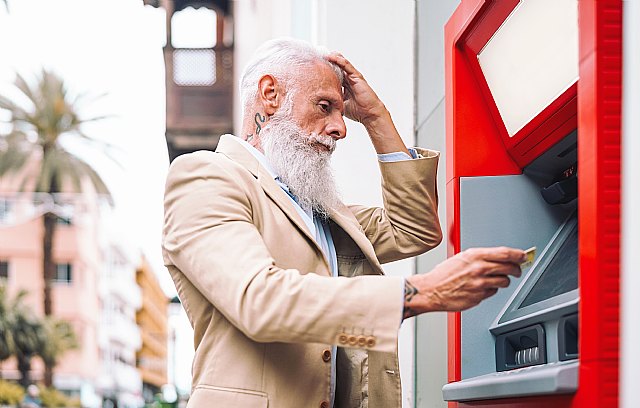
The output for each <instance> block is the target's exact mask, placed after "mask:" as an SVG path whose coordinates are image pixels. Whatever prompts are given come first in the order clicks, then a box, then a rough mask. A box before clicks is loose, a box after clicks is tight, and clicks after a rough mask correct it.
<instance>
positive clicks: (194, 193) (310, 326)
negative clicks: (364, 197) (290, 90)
mask: <svg viewBox="0 0 640 408" xmlns="http://www.w3.org/2000/svg"><path fill="white" fill-rule="evenodd" d="M418 152H419V153H420V154H421V155H423V156H425V157H424V158H420V159H415V160H407V161H401V162H387V163H383V162H381V163H380V169H381V172H382V187H383V195H384V197H383V198H384V209H383V208H368V207H363V206H348V207H347V206H345V207H343V208H340V209H339V210H337V211H335V212H334V213H333V214H331V222H330V227H331V232H332V237H333V240H334V243H335V246H336V253H337V258H338V269H339V274H340V275H341V276H339V277H331V272H330V269H329V265H328V262H327V259H326V258H325V256H324V255H323V253H322V251H321V249H320V248H319V246H318V244H316V242H315V240H314V238H313V237H312V236H311V235H310V232H309V231H308V229H307V227H306V225H305V223H304V221H303V220H302V218H301V217H300V215H299V214H298V213H297V211H296V210H295V208H294V207H293V205H292V203H291V201H290V200H289V198H288V197H287V195H286V193H285V192H284V191H283V190H282V189H281V188H280V187H279V186H278V184H277V183H276V182H275V180H273V179H272V178H271V177H270V176H269V174H268V172H267V170H266V169H264V168H263V167H262V166H261V165H260V164H259V163H258V161H257V160H256V159H255V158H254V157H253V156H252V155H251V153H249V152H248V151H247V150H246V149H245V148H244V147H243V146H241V145H240V144H239V143H238V142H237V141H235V140H233V136H223V137H222V138H221V140H220V142H219V145H218V149H217V151H216V152H215V153H213V152H208V151H200V152H196V153H192V154H188V155H184V156H181V157H179V158H177V159H176V160H175V161H174V162H173V164H172V165H171V168H170V170H169V175H168V178H167V184H166V194H165V225H164V231H163V241H162V247H163V256H164V261H165V264H166V266H167V268H168V270H169V272H170V273H171V277H172V278H173V280H174V282H175V285H176V289H177V291H178V295H179V296H180V299H181V301H182V305H183V306H184V308H185V310H186V312H187V315H188V316H189V319H190V321H191V324H192V326H193V328H194V332H195V334H194V346H195V350H196V352H195V358H194V361H193V388H192V393H191V398H190V400H189V405H188V406H189V407H190V408H203V407H223V408H233V407H243V408H266V407H270V408H274V407H275V408H304V407H321V408H328V407H329V402H328V401H329V398H330V384H331V345H338V346H339V348H338V355H337V356H336V357H337V389H336V402H335V406H336V408H347V407H349V408H351V407H367V406H368V407H369V408H383V407H384V408H387V407H400V406H401V389H400V377H399V372H398V361H397V336H398V328H399V325H400V322H401V315H402V307H403V298H402V290H403V289H402V285H403V280H402V278H400V277H387V276H382V275H384V274H383V271H382V268H381V266H380V263H385V262H390V261H395V260H398V259H402V258H407V257H410V256H414V255H417V254H420V253H423V252H425V251H427V250H429V249H430V248H433V247H434V246H436V245H437V244H438V243H439V242H440V240H441V232H440V226H439V223H438V218H437V202H438V198H437V193H436V187H435V182H436V168H437V163H438V153H436V152H432V151H427V150H422V149H418Z"/></svg>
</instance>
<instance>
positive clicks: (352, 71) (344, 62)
mask: <svg viewBox="0 0 640 408" xmlns="http://www.w3.org/2000/svg"><path fill="white" fill-rule="evenodd" d="M327 60H329V61H330V62H333V63H334V64H336V65H338V66H339V67H340V68H342V70H343V71H344V72H346V73H347V75H356V76H362V75H361V74H360V72H359V71H358V70H357V69H356V68H355V67H354V66H353V64H351V63H350V62H349V60H348V59H346V58H345V57H344V56H343V55H342V54H340V53H337V52H333V53H331V54H329V55H327Z"/></svg>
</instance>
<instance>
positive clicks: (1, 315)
mask: <svg viewBox="0 0 640 408" xmlns="http://www.w3.org/2000/svg"><path fill="white" fill-rule="evenodd" d="M12 310H13V305H11V304H9V296H8V295H7V289H6V288H5V287H4V285H0V363H2V362H3V361H5V360H7V359H8V358H9V357H11V356H12V355H13V353H14V350H15V345H14V344H13V336H12V327H11V324H12V316H11V312H12ZM1 374H2V372H1V371H0V378H1Z"/></svg>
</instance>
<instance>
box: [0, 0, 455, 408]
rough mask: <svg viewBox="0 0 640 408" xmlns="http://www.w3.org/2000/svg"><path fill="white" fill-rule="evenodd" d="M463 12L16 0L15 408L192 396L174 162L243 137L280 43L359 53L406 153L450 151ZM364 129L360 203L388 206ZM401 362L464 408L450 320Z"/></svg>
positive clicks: (224, 0)
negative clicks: (33, 402) (265, 55)
mask: <svg viewBox="0 0 640 408" xmlns="http://www.w3.org/2000/svg"><path fill="white" fill-rule="evenodd" d="M458 3H459V1H458V0H396V1H393V2H391V1H386V0H367V1H365V0H304V1H300V0H209V1H204V0H203V1H191V0H144V1H142V0H110V1H108V2H104V1H97V0H0V378H1V379H0V405H14V406H15V405H16V404H19V403H20V401H24V400H25V394H26V391H27V387H28V385H29V384H32V383H34V384H38V387H39V395H38V396H37V397H36V399H38V403H39V404H40V403H41V404H44V405H46V406H82V407H142V406H182V405H184V404H185V401H186V400H187V399H188V394H189V389H190V370H191V359H192V356H193V343H192V332H191V328H190V325H189V323H188V320H187V319H186V316H185V314H184V312H183V310H182V307H181V305H180V301H179V299H178V298H177V296H176V291H175V288H174V286H173V283H172V282H171V280H170V277H169V274H168V273H167V271H166V270H165V268H164V266H163V263H162V257H161V252H160V238H161V229H162V218H163V215H162V211H163V210H162V200H163V190H164V179H165V176H166V172H167V169H168V166H169V164H170V161H171V160H173V159H174V158H175V157H177V156H178V155H180V154H183V153H186V152H191V151H194V150H200V149H209V150H213V149H215V147H216V144H217V141H218V139H219V136H220V135H221V134H224V133H233V132H234V129H239V128H240V107H239V106H240V105H239V100H238V92H237V80H238V78H239V74H240V72H241V70H242V68H243V66H244V63H245V62H246V61H247V60H248V58H249V57H250V55H251V53H252V52H253V50H254V49H255V48H256V47H257V46H259V45H260V44H261V43H262V42H264V41H266V40H268V39H271V38H274V37H281V36H289V37H295V38H300V39H303V40H307V41H309V42H311V43H313V44H316V45H320V46H324V47H326V48H328V49H331V50H338V51H340V52H342V53H343V54H344V55H345V56H346V57H347V58H349V59H350V60H351V61H352V62H353V64H354V65H355V66H356V67H357V68H358V69H359V70H360V71H361V72H362V73H363V74H364V75H365V77H366V78H367V80H368V81H369V83H371V84H372V86H373V88H374V89H375V90H376V92H377V93H378V95H379V96H380V97H381V99H382V100H383V101H384V102H385V104H386V105H387V107H388V109H389V110H390V111H391V113H392V116H393V118H394V122H395V123H396V126H397V127H398V129H399V131H400V133H401V135H402V136H403V138H404V139H405V142H406V143H407V144H408V145H419V146H422V147H427V148H431V149H435V150H441V151H444V145H445V135H444V103H443V100H444V46H443V39H444V34H443V25H444V23H445V22H446V21H447V19H448V18H449V16H450V15H451V13H452V12H453V10H454V9H455V7H456V6H457V5H458ZM347 127H348V137H347V139H345V140H344V141H343V142H341V143H340V145H339V148H338V150H337V151H336V153H335V155H334V159H333V165H334V168H335V172H336V175H337V179H338V184H339V187H340V188H341V191H342V195H343V198H344V200H345V201H346V202H358V203H363V204H368V205H380V204H381V197H380V186H379V184H380V176H379V172H378V168H377V163H376V160H375V152H374V150H373V148H372V147H371V145H370V143H369V141H368V138H367V136H366V132H365V130H364V128H362V127H361V126H360V125H359V124H356V123H353V122H349V123H348V124H347ZM444 166H445V163H444V155H443V156H442V157H441V163H440V175H439V180H438V183H439V190H440V191H441V192H443V191H445V184H444ZM440 211H441V214H440V216H441V219H444V206H441V209H440ZM445 234H446V231H445ZM444 242H446V236H445V240H444ZM445 256H446V251H445V248H444V246H441V247H439V248H437V249H435V250H433V251H431V252H430V253H428V254H425V255H423V256H421V257H419V258H417V259H410V260H405V261H401V262H396V263H393V264H390V265H386V266H385V270H386V272H387V273H388V274H390V275H397V276H408V275H410V274H413V273H416V271H425V270H429V269H431V267H432V266H434V265H435V264H437V263H439V262H440V261H441V260H443V259H444V258H445ZM416 338H419V339H420V344H419V345H418V347H416V344H415V343H416V342H415V339H416ZM400 358H401V371H402V378H403V391H404V393H403V395H404V400H403V404H404V406H405V407H414V406H415V407H430V408H431V407H444V406H446V405H445V403H444V402H442V396H441V391H440V389H441V387H442V385H443V384H445V383H446V315H445V314H438V313H435V314H430V315H428V316H424V317H420V318H419V319H413V320H409V321H407V322H405V323H404V324H403V326H402V328H401V335H400ZM416 384H420V386H416Z"/></svg>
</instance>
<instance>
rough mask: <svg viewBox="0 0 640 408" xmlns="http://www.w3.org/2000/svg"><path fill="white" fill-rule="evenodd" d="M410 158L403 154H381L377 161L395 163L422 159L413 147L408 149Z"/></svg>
mask: <svg viewBox="0 0 640 408" xmlns="http://www.w3.org/2000/svg"><path fill="white" fill-rule="evenodd" d="M408 150H409V153H410V154H411V156H409V155H408V154H406V153H405V152H392V153H382V154H379V155H378V160H380V161H383V162H397V161H403V160H411V159H418V158H420V157H422V156H421V155H420V154H419V153H418V152H417V151H416V149H414V148H413V147H412V148H410V149H408Z"/></svg>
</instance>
